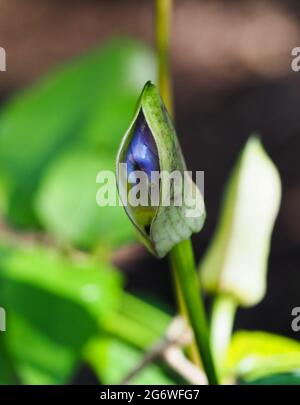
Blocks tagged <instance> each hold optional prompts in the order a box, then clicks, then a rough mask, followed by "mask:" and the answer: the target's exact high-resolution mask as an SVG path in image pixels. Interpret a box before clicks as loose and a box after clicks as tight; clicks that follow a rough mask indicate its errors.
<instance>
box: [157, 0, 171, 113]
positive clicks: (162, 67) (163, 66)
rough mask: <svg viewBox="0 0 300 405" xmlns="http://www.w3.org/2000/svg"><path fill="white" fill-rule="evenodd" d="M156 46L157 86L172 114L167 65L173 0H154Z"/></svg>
mask: <svg viewBox="0 0 300 405" xmlns="http://www.w3.org/2000/svg"><path fill="white" fill-rule="evenodd" d="M155 3H156V46H157V56H158V86H159V90H160V94H161V96H162V98H163V100H164V103H165V105H166V107H167V110H168V112H169V113H170V115H173V97H172V86H171V75H170V65H169V50H170V25H171V11H172V3H173V0H155Z"/></svg>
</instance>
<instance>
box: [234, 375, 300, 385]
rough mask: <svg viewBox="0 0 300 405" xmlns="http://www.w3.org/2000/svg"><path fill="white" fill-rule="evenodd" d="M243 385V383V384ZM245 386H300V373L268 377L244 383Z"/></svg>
mask: <svg viewBox="0 0 300 405" xmlns="http://www.w3.org/2000/svg"><path fill="white" fill-rule="evenodd" d="M242 384H243V382H242ZM244 384H248V385H249V384H250V385H300V374H299V373H285V374H274V375H270V376H268V377H263V378H258V379H257V380H253V381H251V382H249V381H248V382H244Z"/></svg>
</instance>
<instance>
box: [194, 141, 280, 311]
mask: <svg viewBox="0 0 300 405" xmlns="http://www.w3.org/2000/svg"><path fill="white" fill-rule="evenodd" d="M280 199H281V183H280V177H279V173H278V171H277V169H276V167H275V165H274V164H273V162H272V161H271V159H270V158H269V156H268V155H267V153H266V152H265V150H264V148H263V146H262V144H261V142H260V140H259V139H258V138H256V137H251V138H250V139H249V140H248V142H247V144H246V146H245V147H244V149H243V151H242V153H241V156H240V159H239V160H238V162H237V164H236V166H235V168H234V171H233V174H232V176H231V177H230V179H229V182H228V185H227V188H226V193H225V197H224V202H223V207H222V212H221V218H220V222H219V225H218V228H217V230H216V232H215V234H214V237H213V240H212V242H211V244H210V246H209V248H208V251H207V253H206V255H205V257H204V259H203V261H202V263H201V264H200V277H201V281H202V284H203V287H204V288H206V289H207V290H208V291H209V292H212V293H221V294H229V295H231V296H232V297H233V298H234V299H235V300H236V302H237V303H238V304H240V305H243V306H252V305H255V304H257V303H258V302H259V301H260V300H261V299H262V298H263V297H264V294H265V291H266V272H267V264H268V256H269V250H270V240H271V235H272V230H273V227H274V222H275V219H276V217H277V213H278V209H279V205H280Z"/></svg>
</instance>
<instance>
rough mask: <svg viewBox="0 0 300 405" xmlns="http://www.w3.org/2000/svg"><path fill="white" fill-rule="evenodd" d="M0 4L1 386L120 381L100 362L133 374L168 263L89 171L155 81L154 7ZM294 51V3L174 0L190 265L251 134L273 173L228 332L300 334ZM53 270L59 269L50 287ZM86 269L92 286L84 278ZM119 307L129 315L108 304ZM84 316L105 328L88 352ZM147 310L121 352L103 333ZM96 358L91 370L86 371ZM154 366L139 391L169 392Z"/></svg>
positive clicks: (168, 304)
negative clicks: (191, 179) (260, 276)
mask: <svg viewBox="0 0 300 405" xmlns="http://www.w3.org/2000/svg"><path fill="white" fill-rule="evenodd" d="M0 9H1V13H0V46H2V47H4V48H5V50H6V54H7V71H6V72H1V73H0V100H1V111H0V214H1V215H2V219H1V228H0V233H1V239H0V240H2V241H3V247H1V250H0V267H2V276H1V280H2V284H1V286H0V291H2V296H1V300H2V302H1V300H0V305H1V306H3V307H4V308H7V322H8V325H9V327H8V329H7V332H6V333H5V336H4V334H1V336H0V339H1V340H2V346H1V347H2V349H1V350H2V351H3V353H5V356H6V357H5V358H6V360H7V361H6V367H4V368H3V369H2V370H1V365H0V377H1V382H5V381H8V382H11V381H20V380H21V382H23V383H32V382H38V383H39V382H44V383H62V382H65V381H68V382H73V383H85V382H97V381H99V380H100V381H104V382H107V383H110V382H118V380H119V379H120V378H121V377H122V373H121V371H118V372H116V370H115V369H114V367H113V366H112V365H111V364H115V361H116V359H122V358H125V359H128V358H130V364H128V365H126V366H125V365H124V370H128V369H130V367H132V366H133V365H134V364H135V362H136V361H137V359H138V358H139V355H140V352H139V350H141V349H142V347H143V345H144V346H146V345H147V344H148V343H149V342H151V341H152V340H153V339H154V337H155V336H159V333H160V332H161V331H163V330H164V327H165V325H166V324H167V322H168V320H169V318H168V317H169V315H166V314H174V313H175V309H176V303H175V298H174V291H173V288H172V281H171V278H170V273H169V270H168V262H167V260H162V261H157V260H156V259H154V258H153V257H151V255H150V254H149V253H147V252H146V251H145V249H144V248H143V247H141V246H140V245H136V244H135V243H134V241H135V235H134V233H133V230H132V229H131V225H130V224H129V221H128V220H127V218H126V216H125V214H124V213H123V211H122V210H121V209H120V210H118V211H116V210H114V209H112V208H106V209H103V210H102V209H100V208H99V207H97V206H96V204H95V193H96V190H97V185H96V184H95V174H96V173H97V172H98V171H99V170H101V169H102V168H113V167H114V158H115V153H116V149H117V146H118V143H119V141H120V139H121V137H122V135H123V133H124V131H125V129H126V127H127V125H128V123H129V122H130V120H131V115H132V113H133V110H134V106H135V101H136V98H137V96H138V94H139V92H140V90H141V88H142V86H143V84H144V82H145V81H146V80H148V79H152V80H155V74H156V73H155V71H156V69H155V52H154V51H155V49H154V39H153V37H154V33H153V24H154V16H153V3H152V2H151V1H146V0H145V1H141V0H139V1H117V0H113V1H110V2H107V1H100V0H98V1H97V0H93V1H92V0H90V1H87V0H85V1H84V0H73V1H67V0H65V1H57V0H51V1H50V0H44V1H42V2H41V1H37V0H28V1H26V2H21V1H17V0H9V1H8V0H2V1H1V3H0ZM296 46H300V8H299V2H298V1H296V0H295V1H292V0H289V1H285V2H281V1H279V0H278V1H275V0H272V1H271V0H270V1H267V0H264V1H263V0H261V1H260V0H257V1H246V0H240V1H238V2H237V1H234V0H219V1H217V0H211V1H204V0H203V1H196V0H186V1H184V2H183V1H179V0H177V1H175V4H174V13H173V21H172V55H171V57H172V78H173V85H174V96H175V115H176V126H177V132H178V136H179V138H180V141H181V144H182V148H183V151H184V155H185V157H186V160H187V164H188V167H189V169H191V170H204V171H205V202H206V207H207V214H208V215H207V221H206V224H205V227H204V230H203V231H202V232H201V233H200V234H199V235H196V236H195V237H194V238H193V243H194V247H195V251H196V256H197V259H198V260H200V259H201V256H202V254H203V252H204V251H205V249H206V247H207V246H208V243H209V241H210V238H211V236H212V234H213V231H214V229H215V226H216V224H217V220H218V213H219V209H220V204H221V197H222V192H223V189H224V185H225V182H226V179H227V178H228V176H229V174H230V170H231V168H232V166H233V164H234V162H235V161H236V158H237V156H238V154H239V151H240V150H241V148H242V147H243V145H244V144H245V142H246V140H247V138H248V137H249V135H251V134H253V133H258V134H259V135H260V136H261V139H262V141H263V143H264V146H265V148H266V150H267V152H268V153H269V155H270V156H271V158H272V159H273V161H274V162H275V164H276V165H277V167H278V169H279V171H280V174H281V178H282V183H283V198H282V205H281V209H280V213H279V217H278V220H277V222H276V226H275V231H274V234H273V240H272V248H271V255H270V261H269V272H268V291H267V295H266V297H265V299H264V300H263V301H262V302H261V303H260V304H259V305H257V306H256V307H254V308H251V309H241V310H239V311H238V315H237V322H236V327H237V328H246V329H264V330H268V331H272V332H276V333H280V334H283V335H285V336H290V337H293V338H296V339H297V338H298V337H297V336H296V334H295V332H293V331H292V330H291V326H290V325H291V310H292V308H293V307H296V306H300V298H299V295H300V294H299V291H300V273H299V270H300V268H299V265H300V249H299V245H300V212H299V206H300V170H299V167H300V164H299V152H300V120H299V107H300V91H299V90H300V73H296V72H293V71H292V70H291V66H290V65H291V60H292V56H291V50H292V48H294V47H296ZM40 245H42V247H40ZM27 246H30V247H31V250H29V251H28V250H27V249H25V250H24V247H27ZM58 251H59V252H60V253H59V256H58V253H57V252H58ZM1 263H2V264H1ZM51 266H53V268H55V270H54V273H55V272H57V273H59V270H58V269H61V272H60V273H59V274H57V277H56V276H55V275H53V274H54V273H53V272H52V270H51V269H52V267H51ZM102 267H103V271H102V270H101V271H99V268H102ZM85 268H86V269H88V271H89V272H90V273H88V274H89V275H87V273H86V272H84V275H82V274H81V272H82V269H85ZM27 270H28V271H27ZM72 271H74V274H75V276H74V275H73V273H72ZM70 272H71V273H72V274H70ZM66 285H67V287H66ZM99 286H100V287H99ZM98 287H99V288H98ZM102 287H103V288H102ZM124 289H125V293H124ZM45 291H46V292H45ZM78 291H79V292H80V294H79V295H80V299H79V298H77V295H76V294H77V292H78ZM91 297H92V298H91ZM124 297H125V298H124ZM122 300H125V301H122ZM136 300H141V301H136ZM120 302H126V303H127V304H126V305H125V304H124V306H123V310H124V308H126V311H127V310H128V312H127V313H126V314H124V313H119V310H118V309H116V308H118V307H119V303H120ZM142 302H143V303H147V304H145V305H149V307H148V306H147V307H145V308H144V307H143V306H142ZM122 305H123V304H122ZM72 306H73V307H74V308H73V307H72ZM142 307H143V308H144V310H145V312H143V311H142V309H141V310H138V308H142ZM42 308H43V310H44V313H43V316H41V312H42ZM108 308H109V312H107V311H108ZM10 309H11V310H10ZM39 311H40V312H39ZM85 311H87V312H88V313H89V317H87V315H86V314H85ZM124 311H125V310H124ZM124 311H123V312H124ZM139 311H140V314H137V313H138V312H139ZM147 311H150V312H147ZM151 311H154V312H153V313H152V312H151ZM155 311H158V312H155ZM162 311H164V312H162ZM95 312H97V313H101V314H102V313H103V319H104V320H103V322H102V321H101V322H102V323H101V327H103V330H104V332H105V333H104V332H103V335H101V338H99V337H97V338H96V339H95V341H92V342H90V337H91V336H94V335H95V328H96V326H95V324H94V314H95ZM112 313H113V314H114V315H111V314H112ZM150 313H151V314H154V315H155V314H156V315H155V316H157V325H156V326H155V328H156V330H154V331H153V330H152V329H151V328H152V326H151V325H150V329H151V333H152V335H151V333H150V332H149V331H148V329H147V328H146V326H145V328H144V329H142V330H140V329H136V331H137V332H136V333H137V334H138V335H139V337H140V339H139V342H136V341H134V338H131V337H129V338H128V337H127V338H128V339H129V342H128V339H127V338H126V339H127V342H126V344H124V343H122V344H120V339H121V338H122V334H123V332H124V331H123V330H118V327H117V325H116V324H118V325H119V326H120V325H124V328H123V329H127V330H128V329H130V328H131V327H132V328H133V329H132V330H134V328H135V327H137V328H138V327H139V325H140V324H143V323H145V322H146V321H145V320H146V319H147V316H148V315H149V316H150ZM10 314H12V315H10ZM147 314H148V315H147ZM125 315H126V316H125ZM101 316H102V315H101ZM139 316H140V319H137V325H136V324H135V323H134V319H133V318H138V317H139ZM151 316H153V315H151ZM112 317H113V318H114V319H115V324H113V325H112V324H111V323H114V322H112V321H111V318H112ZM118 317H120V318H118ZM160 317H161V318H160ZM125 318H126V319H125ZM66 319H68V321H66ZM155 319H156V318H155ZM10 320H11V322H10ZM27 321H28V322H27ZM140 321H141V322H140ZM9 322H10V323H9ZM97 322H98V321H97ZM122 322H124V323H122ZM126 322H127V323H126ZM130 322H131V323H130ZM25 323H26V324H25ZM146 323H147V322H146ZM74 324H76V325H77V327H75V328H74ZM129 325H130V327H129ZM98 326H99V325H98ZM98 326H97V327H98ZM148 326H149V325H148ZM71 327H73V330H71ZM155 328H154V329H155ZM57 329H60V333H58V334H56V331H57ZM79 329H80V330H81V332H79ZM154 332H155V333H154ZM143 334H144V335H143ZM112 336H113V338H112ZM116 336H117V338H116ZM75 337H76V338H75ZM123 337H124V336H123ZM33 339H34V340H33ZM126 339H125V340H126ZM130 339H131V340H132V342H131V345H130V344H129V343H130ZM20 341H21V342H22V344H21V342H20ZM33 342H36V344H34V343H33ZM87 342H90V343H89V344H88V345H87V346H86V344H87ZM27 345H28V346H27ZM43 345H44V346H43ZM47 345H48V346H47ZM32 346H35V348H33V347H32ZM27 347H28V349H27ZM45 347H47V350H46V349H45ZM108 347H109V348H111V350H110V351H109V350H106V349H107V348H108ZM25 348H26V349H25ZM83 348H84V356H83V358H84V359H82V358H79V357H80V356H79V353H82V350H83ZM34 350H35V352H34V353H33V351H34ZM45 351H47V353H48V354H47V359H45V358H44V356H46V355H44V352H45ZM58 351H60V352H59V353H61V355H60V356H59V359H60V360H59V364H58V365H57V361H56V360H55V361H54V360H53V358H55V356H54V353H58ZM25 352H26V353H25ZM11 353H12V354H11ZM95 353H98V354H99V357H98V359H99V358H100V359H104V358H105V359H106V360H105V361H104V360H103V364H102V363H101V361H98V362H97V363H98V364H97V365H93V361H92V360H91V359H92V358H95V356H96V354H95ZM53 356H54V357H53ZM124 362H125V363H126V361H125V360H124ZM54 363H55V364H54ZM104 363H105V364H104ZM125 363H124V364H125ZM91 364H92V365H93V367H92V366H91ZM120 364H121V360H120ZM155 367H156V366H154V368H151V369H150V370H148V371H147V372H148V374H147V373H146V376H144V377H143V378H145V379H146V381H149V379H150V380H151V381H159V382H161V381H167V382H170V381H172V378H173V376H172V373H170V371H168V370H167V371H166V370H163V371H161V368H159V369H158V368H155ZM157 367H158V366H157ZM121 368H122V367H121ZM114 373H115V374H114ZM159 373H160V374H163V377H161V375H160V376H159V377H158V375H157V374H159ZM107 376H108V377H107ZM161 378H163V379H165V380H161ZM143 381H145V380H143Z"/></svg>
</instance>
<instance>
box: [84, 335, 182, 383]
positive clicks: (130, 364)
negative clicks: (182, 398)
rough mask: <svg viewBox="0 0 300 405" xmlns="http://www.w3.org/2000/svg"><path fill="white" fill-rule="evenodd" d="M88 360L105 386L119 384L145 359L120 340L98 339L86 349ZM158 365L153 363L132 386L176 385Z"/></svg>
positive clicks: (139, 375)
mask: <svg viewBox="0 0 300 405" xmlns="http://www.w3.org/2000/svg"><path fill="white" fill-rule="evenodd" d="M85 357H86V359H87V360H88V362H89V364H90V365H91V366H92V368H93V369H94V371H95V373H96V374H97V375H98V376H99V379H100V381H101V382H102V383H103V384H118V383H120V382H121V381H122V380H123V379H124V378H125V377H126V376H127V375H128V373H129V372H131V371H132V369H134V368H135V367H136V365H137V364H139V363H140V361H141V360H142V358H143V352H142V351H140V350H138V349H136V348H134V347H132V346H131V345H129V344H127V343H125V342H124V341H121V340H119V339H115V338H114V339H101V340H100V339H98V340H95V341H92V342H91V343H90V344H89V346H88V347H87V349H86V356H85ZM175 383H176V382H175V380H174V379H173V378H172V377H171V376H170V375H168V373H167V372H166V370H165V369H164V368H162V367H161V366H160V365H159V364H158V363H151V364H149V365H148V366H147V367H145V368H144V369H143V370H142V371H141V372H140V373H138V374H137V375H136V376H135V377H134V378H133V379H132V380H131V381H130V384H147V385H149V384H151V385H156V384H157V385H160V384H175Z"/></svg>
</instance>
